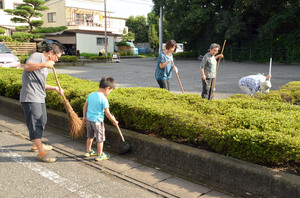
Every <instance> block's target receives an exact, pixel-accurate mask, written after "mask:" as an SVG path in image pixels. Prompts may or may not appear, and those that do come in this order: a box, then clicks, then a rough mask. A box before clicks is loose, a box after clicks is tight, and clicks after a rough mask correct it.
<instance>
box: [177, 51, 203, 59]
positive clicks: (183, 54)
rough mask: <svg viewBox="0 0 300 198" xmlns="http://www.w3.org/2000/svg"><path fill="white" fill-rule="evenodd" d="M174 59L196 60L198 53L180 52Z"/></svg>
mask: <svg viewBox="0 0 300 198" xmlns="http://www.w3.org/2000/svg"><path fill="white" fill-rule="evenodd" d="M174 57H175V58H196V57H197V53H195V52H192V51H185V52H178V53H176V54H174Z"/></svg>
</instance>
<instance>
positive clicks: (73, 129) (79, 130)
mask: <svg viewBox="0 0 300 198" xmlns="http://www.w3.org/2000/svg"><path fill="white" fill-rule="evenodd" d="M52 70H53V74H54V76H55V80H56V84H57V86H58V88H59V91H60V92H61V86H60V84H59V82H58V78H57V75H56V72H55V69H54V67H53V68H52ZM62 98H63V100H64V106H65V109H66V112H67V115H68V118H69V126H70V136H71V137H74V138H77V137H80V136H81V135H83V134H84V125H83V124H82V121H81V119H80V118H79V117H78V115H77V114H76V113H75V112H74V110H73V108H72V106H71V105H70V103H69V102H68V100H67V98H66V97H65V95H64V94H63V93H62Z"/></svg>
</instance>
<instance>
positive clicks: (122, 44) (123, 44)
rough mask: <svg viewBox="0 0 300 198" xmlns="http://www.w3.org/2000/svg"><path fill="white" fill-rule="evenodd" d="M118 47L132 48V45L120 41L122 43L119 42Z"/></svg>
mask: <svg viewBox="0 0 300 198" xmlns="http://www.w3.org/2000/svg"><path fill="white" fill-rule="evenodd" d="M117 46H124V47H130V45H129V44H128V43H127V42H126V41H120V42H118V43H117Z"/></svg>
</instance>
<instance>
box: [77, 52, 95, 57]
mask: <svg viewBox="0 0 300 198" xmlns="http://www.w3.org/2000/svg"><path fill="white" fill-rule="evenodd" d="M80 56H84V57H91V56H98V54H96V53H87V52H82V53H80Z"/></svg>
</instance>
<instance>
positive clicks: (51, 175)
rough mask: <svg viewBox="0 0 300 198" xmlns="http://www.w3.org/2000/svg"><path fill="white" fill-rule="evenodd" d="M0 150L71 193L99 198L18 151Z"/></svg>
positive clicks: (86, 197)
mask: <svg viewBox="0 0 300 198" xmlns="http://www.w3.org/2000/svg"><path fill="white" fill-rule="evenodd" d="M0 150H1V152H3V153H5V156H6V157H10V158H12V160H13V161H15V162H18V163H19V164H21V165H22V166H24V167H25V168H28V169H30V170H32V171H34V172H36V173H38V174H39V175H41V176H42V177H45V178H47V179H49V180H50V181H52V182H54V183H56V184H57V185H59V186H61V187H63V188H66V189H67V190H69V191H70V192H72V193H76V194H78V195H79V196H80V197H84V198H89V197H98V198H101V196H100V195H97V194H94V193H93V192H91V191H89V190H85V189H84V187H83V186H80V185H78V184H76V183H74V182H72V181H70V180H68V179H66V178H63V177H61V176H60V175H58V174H57V173H55V172H53V171H51V170H48V169H47V168H45V167H43V166H41V165H40V164H38V163H36V162H33V161H30V160H26V159H24V158H23V157H22V156H21V155H19V154H18V153H14V152H13V151H11V150H9V149H6V148H3V147H0Z"/></svg>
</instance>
